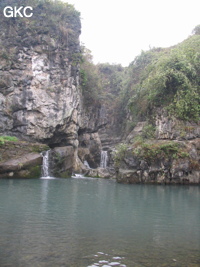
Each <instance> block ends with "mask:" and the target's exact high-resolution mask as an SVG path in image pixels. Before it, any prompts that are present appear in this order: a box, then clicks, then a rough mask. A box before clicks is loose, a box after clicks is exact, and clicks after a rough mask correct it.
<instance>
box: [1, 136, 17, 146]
mask: <svg viewBox="0 0 200 267" xmlns="http://www.w3.org/2000/svg"><path fill="white" fill-rule="evenodd" d="M6 141H18V138H17V137H15V136H0V145H3V144H4V143H5V142H6Z"/></svg>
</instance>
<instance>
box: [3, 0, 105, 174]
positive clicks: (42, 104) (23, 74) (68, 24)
mask: <svg viewBox="0 0 200 267" xmlns="http://www.w3.org/2000/svg"><path fill="white" fill-rule="evenodd" d="M11 2H12V1H11ZM9 3H10V2H9ZM25 3H26V4H28V3H29V1H28V0H26V1H25ZM25 3H24V4H25ZM32 3H34V15H33V17H32V18H19V17H17V18H5V17H1V23H0V135H11V136H12V135H14V136H17V137H18V138H19V139H20V140H26V141H30V142H33V141H36V142H41V143H45V144H48V145H49V146H50V147H52V148H54V147H61V146H62V147H72V149H71V148H70V149H69V150H70V153H71V154H70V155H71V157H72V158H73V168H75V169H76V168H77V169H79V170H80V169H81V168H82V167H83V166H82V163H81V162H80V160H79V158H78V146H79V138H78V135H79V134H81V133H87V132H89V134H90V133H93V135H94V133H95V132H97V130H98V127H99V123H97V122H98V121H99V120H98V117H99V109H100V107H94V108H93V110H92V111H91V112H88V111H87V112H86V111H85V109H84V107H83V105H82V93H81V90H80V87H79V64H80V57H81V51H80V44H79V35H80V32H81V24H80V14H79V12H77V11H76V10H75V9H74V7H73V6H71V5H69V4H62V3H57V4H56V3H54V2H53V1H52V2H49V3H42V2H39V1H34V2H31V4H32ZM3 4H4V5H5V6H6V5H7V1H6V0H4V1H3V2H2V3H1V5H3ZM13 4H14V2H13ZM2 8H3V7H2ZM82 139H83V138H82ZM92 139H94V138H92ZM96 139H97V142H96V141H93V143H95V142H96V143H97V144H98V145H97V146H96V143H95V144H93V146H96V150H97V151H96V152H95V153H97V154H100V152H99V150H100V147H101V144H100V143H99V140H98V135H97V136H96ZM89 149H90V148H89ZM96 160H99V156H97V159H96ZM95 164H97V163H95Z"/></svg>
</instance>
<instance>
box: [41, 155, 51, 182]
mask: <svg viewBox="0 0 200 267" xmlns="http://www.w3.org/2000/svg"><path fill="white" fill-rule="evenodd" d="M49 153H50V150H48V151H45V152H43V153H42V156H43V162H42V177H43V178H48V177H50V174H49Z"/></svg>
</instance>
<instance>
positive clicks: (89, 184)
mask: <svg viewBox="0 0 200 267" xmlns="http://www.w3.org/2000/svg"><path fill="white" fill-rule="evenodd" d="M0 218H1V220H0V266H1V267H3V266H7V267H8V266H13V267H16V266H19V267H22V266H23V267H24V266H28V267H29V266H31V267H32V266H39V267H40V266H41V267H43V266H48V267H49V266H52V267H55V266H66V267H69V266H72V267H73V266H75V267H81V266H104V267H105V266H121V267H122V266H130V267H132V266H199V263H200V255H199V250H200V228H199V225H200V187H197V186H196V187H195V186H193V187H192V186H152V185H121V184H116V183H115V182H114V181H109V180H101V179H94V180H92V179H39V180H36V179H33V180H0Z"/></svg>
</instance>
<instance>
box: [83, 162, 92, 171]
mask: <svg viewBox="0 0 200 267" xmlns="http://www.w3.org/2000/svg"><path fill="white" fill-rule="evenodd" d="M83 164H84V165H85V167H87V168H88V169H91V168H90V165H89V163H88V162H87V160H84V162H83Z"/></svg>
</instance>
